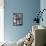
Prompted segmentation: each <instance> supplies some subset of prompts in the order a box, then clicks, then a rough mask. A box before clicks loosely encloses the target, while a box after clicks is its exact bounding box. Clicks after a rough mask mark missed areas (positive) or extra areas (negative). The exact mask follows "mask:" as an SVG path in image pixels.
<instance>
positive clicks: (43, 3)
mask: <svg viewBox="0 0 46 46" xmlns="http://www.w3.org/2000/svg"><path fill="white" fill-rule="evenodd" d="M43 9H46V0H40V10H43ZM42 17H43V22H42V21H41V22H40V25H42V26H45V27H46V11H44V13H43V15H42ZM45 38H46V37H45ZM45 44H46V40H45Z"/></svg>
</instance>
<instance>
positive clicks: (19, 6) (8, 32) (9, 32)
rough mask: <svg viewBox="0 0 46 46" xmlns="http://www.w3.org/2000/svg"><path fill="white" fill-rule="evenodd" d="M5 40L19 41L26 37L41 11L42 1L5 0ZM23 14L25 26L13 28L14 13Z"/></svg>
mask: <svg viewBox="0 0 46 46" xmlns="http://www.w3.org/2000/svg"><path fill="white" fill-rule="evenodd" d="M4 8H5V9H4V15H5V16H4V17H5V19H4V21H5V23H4V26H5V29H4V30H5V40H7V41H18V40H19V39H20V38H22V37H24V36H25V35H26V34H27V33H28V32H29V31H30V30H31V27H32V21H33V19H34V17H36V14H35V12H37V11H38V10H39V9H40V0H5V7H4ZM14 12H15V13H17V12H21V13H23V25H22V26H13V25H12V16H13V13H14Z"/></svg>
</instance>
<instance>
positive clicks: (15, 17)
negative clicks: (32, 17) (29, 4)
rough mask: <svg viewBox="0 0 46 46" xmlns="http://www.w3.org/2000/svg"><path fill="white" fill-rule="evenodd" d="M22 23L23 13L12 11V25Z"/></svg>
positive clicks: (20, 24)
mask: <svg viewBox="0 0 46 46" xmlns="http://www.w3.org/2000/svg"><path fill="white" fill-rule="evenodd" d="M22 25H23V13H13V26H22Z"/></svg>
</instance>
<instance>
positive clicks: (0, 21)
mask: <svg viewBox="0 0 46 46" xmlns="http://www.w3.org/2000/svg"><path fill="white" fill-rule="evenodd" d="M3 41H4V0H0V42H3Z"/></svg>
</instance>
